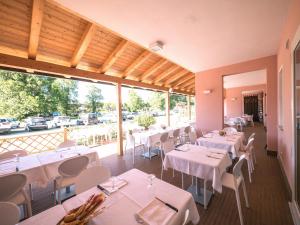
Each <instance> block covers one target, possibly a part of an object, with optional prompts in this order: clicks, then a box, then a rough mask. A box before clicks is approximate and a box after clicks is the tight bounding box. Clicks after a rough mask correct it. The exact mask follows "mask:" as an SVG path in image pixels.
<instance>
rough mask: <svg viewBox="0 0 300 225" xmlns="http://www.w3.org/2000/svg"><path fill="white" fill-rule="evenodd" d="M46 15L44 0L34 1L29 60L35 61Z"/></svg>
mask: <svg viewBox="0 0 300 225" xmlns="http://www.w3.org/2000/svg"><path fill="white" fill-rule="evenodd" d="M43 14H44V0H33V3H32V14H31V26H30V34H29V45H28V58H29V59H35V58H36V55H37V49H38V46H39V39H40V32H41V27H42V20H43Z"/></svg>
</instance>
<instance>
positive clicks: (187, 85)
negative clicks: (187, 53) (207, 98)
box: [180, 79, 195, 89]
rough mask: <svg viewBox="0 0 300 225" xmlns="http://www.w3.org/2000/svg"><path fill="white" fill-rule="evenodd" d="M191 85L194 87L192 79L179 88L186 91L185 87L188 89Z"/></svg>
mask: <svg viewBox="0 0 300 225" xmlns="http://www.w3.org/2000/svg"><path fill="white" fill-rule="evenodd" d="M191 85H195V80H194V79H192V80H190V81H188V82H185V83H184V84H182V85H180V88H184V89H186V88H187V87H189V86H191Z"/></svg>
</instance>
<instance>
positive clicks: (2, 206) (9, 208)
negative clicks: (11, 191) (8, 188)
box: [0, 202, 20, 225]
mask: <svg viewBox="0 0 300 225" xmlns="http://www.w3.org/2000/svg"><path fill="white" fill-rule="evenodd" d="M0 218H1V224H5V225H15V224H17V223H18V222H19V220H20V210H19V208H18V206H17V205H16V204H14V203H12V202H0Z"/></svg>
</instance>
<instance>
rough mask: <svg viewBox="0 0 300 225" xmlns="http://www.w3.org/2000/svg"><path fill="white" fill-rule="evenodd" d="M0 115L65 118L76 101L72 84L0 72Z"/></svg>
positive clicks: (75, 91) (70, 81) (20, 117)
mask: <svg viewBox="0 0 300 225" xmlns="http://www.w3.org/2000/svg"><path fill="white" fill-rule="evenodd" d="M0 86H1V89H0V115H3V116H7V117H16V118H18V119H19V120H21V119H24V118H26V117H28V116H37V115H43V116H47V115H51V114H52V113H53V112H55V111H59V112H61V113H63V114H66V115H69V114H70V113H71V112H72V110H73V108H74V107H73V105H74V104H75V105H76V102H77V100H76V99H77V85H76V81H73V80H64V79H58V78H52V77H46V76H38V75H30V74H26V73H20V72H12V71H4V70H0Z"/></svg>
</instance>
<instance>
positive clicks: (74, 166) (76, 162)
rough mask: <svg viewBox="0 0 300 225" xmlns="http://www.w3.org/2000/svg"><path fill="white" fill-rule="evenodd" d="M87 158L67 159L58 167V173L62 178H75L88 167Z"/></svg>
mask: <svg viewBox="0 0 300 225" xmlns="http://www.w3.org/2000/svg"><path fill="white" fill-rule="evenodd" d="M88 163H89V158H88V157H87V156H78V157H75V158H72V159H67V160H66V161H64V162H62V163H61V164H60V165H59V167H58V173H59V174H60V175H61V176H62V177H75V176H77V175H79V174H80V173H81V172H82V171H83V170H84V169H85V168H86V167H87V165H88Z"/></svg>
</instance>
